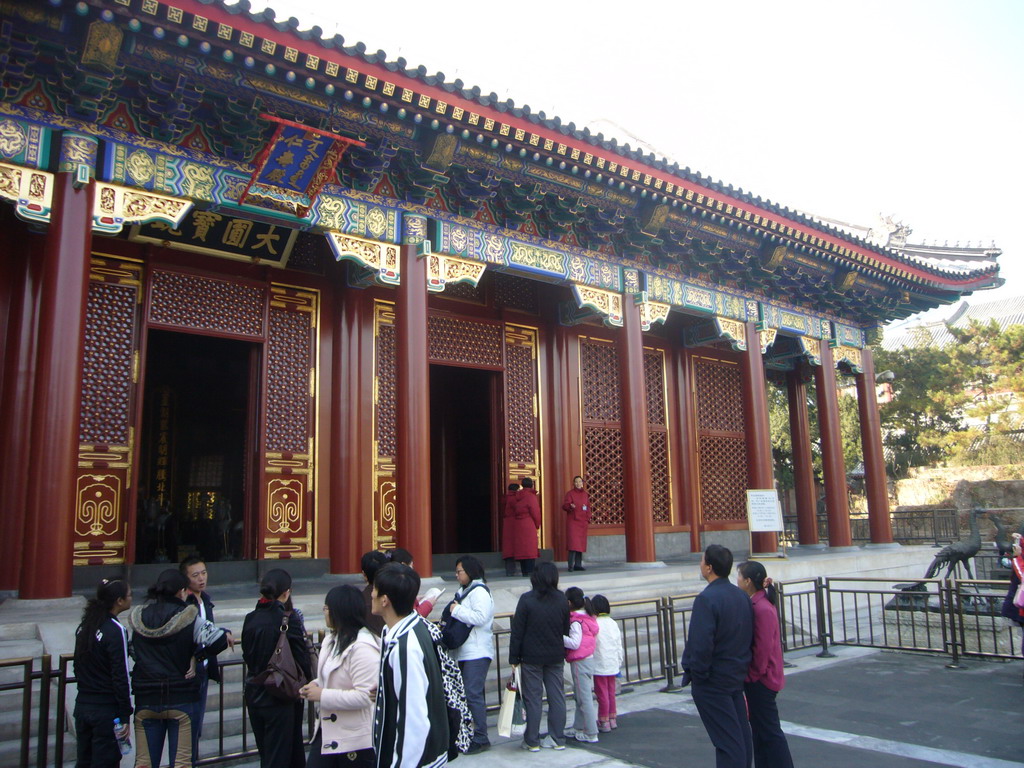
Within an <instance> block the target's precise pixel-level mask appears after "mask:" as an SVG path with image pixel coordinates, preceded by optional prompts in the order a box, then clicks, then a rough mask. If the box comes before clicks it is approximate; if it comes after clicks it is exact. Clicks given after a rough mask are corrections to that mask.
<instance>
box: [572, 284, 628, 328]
mask: <svg viewBox="0 0 1024 768" xmlns="http://www.w3.org/2000/svg"><path fill="white" fill-rule="evenodd" d="M570 287H571V288H572V295H573V298H575V299H576V305H577V306H578V307H579V308H580V309H590V310H593V313H596V314H598V315H601V316H602V317H603V318H604V324H605V325H607V326H613V327H615V328H621V327H622V294H621V293H619V292H618V291H606V290H604V289H602V288H593V287H591V286H589V285H580V284H578V283H571V284H570ZM582 319H583V316H578V317H577V319H576V322H580V320H582Z"/></svg>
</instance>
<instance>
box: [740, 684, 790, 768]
mask: <svg viewBox="0 0 1024 768" xmlns="http://www.w3.org/2000/svg"><path fill="white" fill-rule="evenodd" d="M743 691H744V693H746V695H747V711H748V712H749V714H750V733H751V736H752V737H753V741H754V765H755V766H756V767H757V768H793V757H792V755H790V754H789V742H788V741H786V734H784V733H783V732H782V726H781V725H780V724H779V708H778V707H777V706H776V704H775V697H776V695H777V693H776V692H775V691H773V690H772V689H771V688H768V687H767V686H766V685H764V683H744V684H743Z"/></svg>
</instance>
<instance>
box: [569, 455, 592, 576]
mask: <svg viewBox="0 0 1024 768" xmlns="http://www.w3.org/2000/svg"><path fill="white" fill-rule="evenodd" d="M562 509H564V510H565V512H566V515H565V538H566V548H567V549H568V550H569V570H570V571H585V570H587V569H586V568H584V567H583V553H584V552H586V551H587V528H588V527H589V526H590V496H589V495H588V494H587V492H586V491H585V490H583V478H582V477H580V476H579V475H576V477H574V478H573V479H572V488H571V489H570V490H569V492H568V493H567V494H565V499H563V501H562Z"/></svg>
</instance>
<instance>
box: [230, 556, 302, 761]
mask: <svg viewBox="0 0 1024 768" xmlns="http://www.w3.org/2000/svg"><path fill="white" fill-rule="evenodd" d="M260 595H261V597H260V599H259V602H257V603H256V610H254V611H253V612H252V613H250V614H248V615H247V616H246V617H245V622H244V623H243V624H242V658H243V659H244V660H245V703H246V704H247V705H248V707H249V722H250V724H251V725H252V733H253V736H254V737H255V739H256V748H257V749H258V750H259V753H260V768H303V766H305V764H306V755H305V752H304V751H303V747H302V701H301V700H297V701H282V700H280V699H276V698H274V697H273V696H272V695H271V694H270V693H269V692H268V691H267V690H266V689H265V688H263V687H262V686H260V685H256V684H253V683H252V678H253V677H255V676H256V675H258V674H259V673H261V672H262V671H263V670H265V669H266V668H267V663H268V662H269V661H270V657H271V656H272V655H273V653H274V649H275V648H276V647H277V640H278V637H279V635H280V634H281V627H282V626H283V625H284V623H285V621H286V620H287V621H288V628H287V630H286V635H287V637H288V645H289V646H290V647H291V651H292V657H293V658H294V659H295V663H296V665H298V667H299V669H300V670H302V674H303V675H305V677H306V680H311V679H312V668H311V667H312V664H311V660H310V658H309V652H308V651H307V650H306V637H305V631H304V629H303V626H302V621H301V620H295V618H294V617H292V616H291V615H290V613H291V611H289V610H288V609H287V607H286V604H287V603H288V601H289V600H290V599H291V596H292V577H291V575H290V574H289V573H288V572H287V571H285V570H282V569H280V568H274V569H273V570H270V571H267V572H266V574H264V576H263V580H262V581H261V582H260Z"/></svg>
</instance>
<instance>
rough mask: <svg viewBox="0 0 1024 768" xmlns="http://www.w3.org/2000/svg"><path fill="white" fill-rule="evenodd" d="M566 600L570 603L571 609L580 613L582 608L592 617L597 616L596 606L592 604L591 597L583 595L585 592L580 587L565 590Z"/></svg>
mask: <svg viewBox="0 0 1024 768" xmlns="http://www.w3.org/2000/svg"><path fill="white" fill-rule="evenodd" d="M565 599H566V600H568V601H569V607H570V608H572V610H574V611H578V610H580V609H581V608H582V609H583V610H584V611H586V612H587V614H588V615H590V616H596V615H597V612H596V611H595V610H594V606H593V605H592V604H591V602H590V598H589V597H585V596H584V595H583V590H582V589H580V588H579V587H569V588H568V589H567V590H565Z"/></svg>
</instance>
